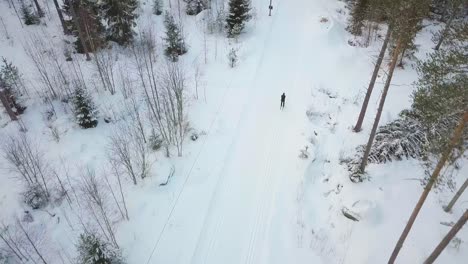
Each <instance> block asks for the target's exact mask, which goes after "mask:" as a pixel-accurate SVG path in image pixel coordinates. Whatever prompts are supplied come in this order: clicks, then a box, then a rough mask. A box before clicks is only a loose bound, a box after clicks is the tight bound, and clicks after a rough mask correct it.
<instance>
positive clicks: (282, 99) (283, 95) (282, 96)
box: [280, 93, 286, 109]
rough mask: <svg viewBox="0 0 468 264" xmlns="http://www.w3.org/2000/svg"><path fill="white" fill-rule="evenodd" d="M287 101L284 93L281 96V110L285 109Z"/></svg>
mask: <svg viewBox="0 0 468 264" xmlns="http://www.w3.org/2000/svg"><path fill="white" fill-rule="evenodd" d="M285 101H286V94H285V93H283V94H282V95H281V106H280V109H283V108H284V102H285Z"/></svg>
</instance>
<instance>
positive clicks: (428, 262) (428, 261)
mask: <svg viewBox="0 0 468 264" xmlns="http://www.w3.org/2000/svg"><path fill="white" fill-rule="evenodd" d="M467 220H468V210H465V213H464V214H463V215H462V216H461V217H460V219H458V221H457V223H456V224H455V225H454V226H453V227H452V229H450V231H449V232H448V233H447V235H445V237H444V239H442V241H440V243H439V245H437V247H436V248H435V249H434V251H433V252H432V253H431V255H430V256H429V257H428V258H427V259H426V260H425V261H424V264H432V263H434V261H435V260H436V259H437V257H438V256H439V255H440V253H442V251H443V250H444V249H445V247H446V246H447V245H448V243H449V242H450V241H451V240H452V239H453V237H454V236H455V235H456V234H457V233H458V231H460V229H462V227H463V226H464V225H465V224H466V221H467Z"/></svg>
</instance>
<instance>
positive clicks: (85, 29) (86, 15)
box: [63, 0, 106, 53]
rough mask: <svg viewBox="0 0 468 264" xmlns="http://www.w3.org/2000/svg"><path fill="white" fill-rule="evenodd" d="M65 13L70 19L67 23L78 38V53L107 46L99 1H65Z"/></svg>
mask: <svg viewBox="0 0 468 264" xmlns="http://www.w3.org/2000/svg"><path fill="white" fill-rule="evenodd" d="M63 11H64V13H65V14H66V15H67V16H68V17H69V19H68V20H67V21H66V23H67V24H68V26H69V28H70V31H72V33H73V35H75V36H76V41H75V43H74V44H75V49H76V51H77V52H78V53H87V51H88V52H93V51H97V50H99V49H100V48H101V47H102V46H104V45H105V43H106V42H105V38H104V34H105V28H104V26H103V24H102V22H101V17H100V15H99V6H98V4H97V1H93V0H79V1H78V0H64V5H63ZM83 45H86V47H83Z"/></svg>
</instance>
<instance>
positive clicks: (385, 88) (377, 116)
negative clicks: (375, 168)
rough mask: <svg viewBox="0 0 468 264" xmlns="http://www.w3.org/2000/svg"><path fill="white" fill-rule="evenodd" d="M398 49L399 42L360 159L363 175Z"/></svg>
mask: <svg viewBox="0 0 468 264" xmlns="http://www.w3.org/2000/svg"><path fill="white" fill-rule="evenodd" d="M400 49H401V40H398V41H397V45H396V48H395V51H394V52H393V56H392V63H391V64H390V70H389V73H388V77H387V81H386V82H385V87H384V90H383V93H382V97H381V98H380V103H379V108H378V109H377V115H376V116H375V120H374V125H373V126H372V131H371V134H370V136H369V140H368V141H367V145H366V151H365V152H364V156H363V157H362V161H361V166H360V167H359V172H360V173H364V170H365V169H366V166H367V159H368V158H369V153H370V150H371V147H372V143H373V142H374V138H375V133H376V132H377V127H378V126H379V122H380V117H381V116H382V111H383V107H384V105H385V99H386V98H387V93H388V89H389V88H390V83H391V82H392V77H393V72H394V71H395V66H396V63H397V60H398V55H399V54H400Z"/></svg>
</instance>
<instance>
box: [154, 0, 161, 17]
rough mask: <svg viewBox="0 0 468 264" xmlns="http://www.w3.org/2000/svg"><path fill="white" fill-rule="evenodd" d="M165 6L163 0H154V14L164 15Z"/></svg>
mask: <svg viewBox="0 0 468 264" xmlns="http://www.w3.org/2000/svg"><path fill="white" fill-rule="evenodd" d="M162 10H163V4H162V0H154V2H153V14H155V15H157V16H159V15H161V14H162Z"/></svg>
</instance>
